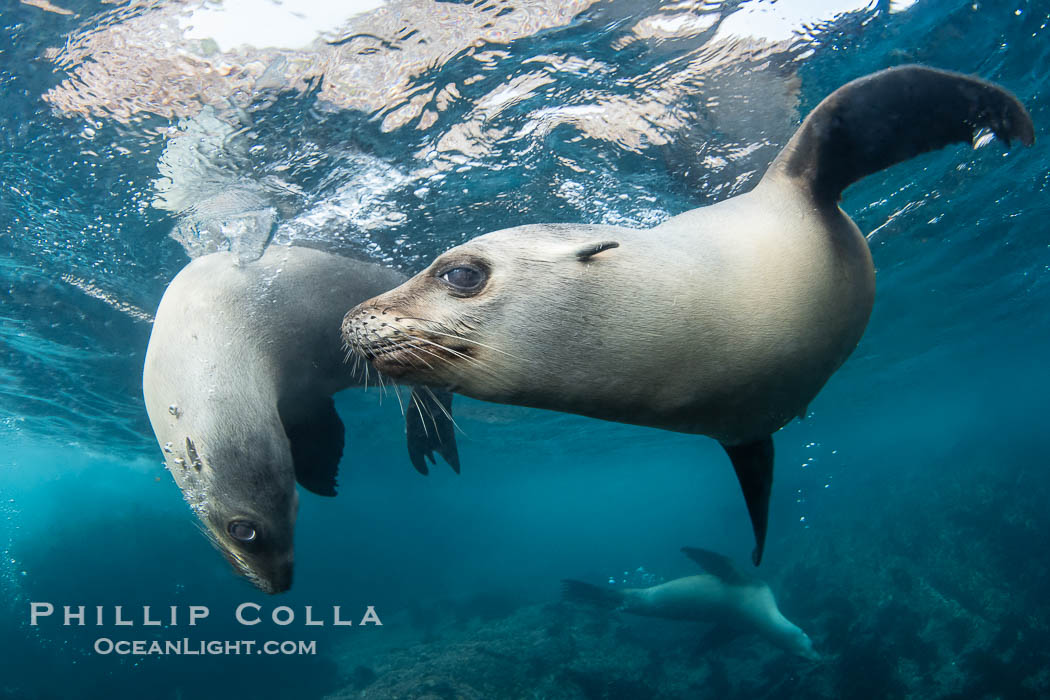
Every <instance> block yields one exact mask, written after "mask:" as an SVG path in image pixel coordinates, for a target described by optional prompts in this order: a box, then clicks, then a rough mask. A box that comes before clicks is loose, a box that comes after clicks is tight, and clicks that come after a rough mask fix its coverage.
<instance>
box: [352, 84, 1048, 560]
mask: <svg viewBox="0 0 1050 700" xmlns="http://www.w3.org/2000/svg"><path fill="white" fill-rule="evenodd" d="M981 128H986V129H990V130H991V131H993V132H994V133H995V134H996V136H998V137H999V138H1001V139H1003V140H1005V141H1007V142H1009V141H1010V140H1011V139H1019V140H1020V141H1022V142H1023V143H1025V144H1031V143H1032V141H1033V139H1034V132H1033V127H1032V122H1031V119H1030V117H1029V116H1028V113H1027V112H1026V111H1025V109H1024V107H1023V105H1021V103H1020V102H1018V101H1017V99H1016V98H1015V97H1013V96H1012V95H1010V94H1009V93H1007V92H1006V91H1005V90H1003V89H1002V88H999V87H997V86H995V85H992V84H991V83H987V82H984V81H982V80H979V79H977V78H972V77H969V76H963V75H959V74H956V73H949V72H945V71H939V70H934V69H930V68H924V67H920V66H904V67H900V68H894V69H888V70H885V71H880V72H879V73H875V74H873V75H870V76H867V77H864V78H860V79H858V80H855V81H853V82H851V83H849V84H847V85H845V86H843V87H841V88H839V89H838V90H836V91H835V92H833V93H832V94H831V95H829V96H828V97H827V98H825V99H824V100H823V101H822V102H821V103H820V105H818V106H817V107H816V108H815V109H814V110H813V112H811V113H810V114H809V116H807V117H806V119H805V121H804V122H803V123H802V125H801V126H800V127H799V129H798V131H796V133H795V135H794V136H793V137H792V138H791V140H790V141H789V142H788V144H787V145H786V146H785V148H784V149H783V151H781V153H780V155H779V156H778V157H777V158H776V159H775V160H774V162H773V163H772V164H771V165H770V167H769V169H768V170H767V172H766V174H765V176H764V177H763V178H762V180H761V181H760V182H759V184H758V185H757V186H756V187H755V188H754V189H753V190H751V191H750V192H747V193H745V194H742V195H739V196H736V197H733V198H731V199H728V200H726V201H723V202H720V203H718V204H715V205H712V206H708V207H702V208H699V209H694V210H692V211H689V212H686V213H684V214H681V215H679V216H676V217H674V218H672V219H670V220H668V221H666V222H665V223H663V224H661V225H659V226H657V227H655V228H652V229H649V230H631V229H623V228H616V227H607V226H587V225H532V226H521V227H517V228H513V229H506V230H502V231H496V232H493V233H488V234H485V235H482V236H479V237H477V238H475V239H473V240H471V241H469V242H467V243H465V244H463V245H461V246H457V247H456V248H452V249H451V250H448V251H446V252H445V253H443V254H442V255H440V256H439V257H438V258H437V259H436V260H435V261H434V262H433V263H432V264H431V265H430V266H429V267H428V268H427V269H426V270H424V271H423V272H421V273H420V274H418V275H417V276H416V277H414V278H412V279H411V280H409V281H408V282H406V283H405V284H404V285H402V286H401V287H399V288H397V289H394V290H391V291H389V292H387V293H385V294H382V295H380V296H378V297H376V298H374V299H371V300H369V301H367V302H364V303H362V304H360V305H358V306H357V307H356V308H354V309H351V310H350V312H349V313H348V314H347V316H346V318H345V319H344V321H343V336H344V338H345V339H346V341H347V343H348V344H349V345H350V346H351V347H353V348H354V349H355V351H356V352H357V353H358V354H359V355H360V356H362V357H365V358H367V359H369V360H370V361H371V362H372V365H373V366H374V367H376V368H377V369H378V370H380V371H381V372H384V373H386V374H389V375H391V376H395V377H401V378H404V379H409V380H411V381H418V382H421V383H427V384H431V385H434V386H441V387H444V388H448V389H450V390H452V391H457V392H460V393H463V394H466V395H468V396H472V397H474V398H479V399H485V400H490V401H498V402H503V403H511V404H519V405H525V406H534V407H539V408H548V409H555V410H560V411H567V412H571V413H578V414H581V415H586V416H591V417H595V418H603V419H606V420H613V421H621V422H625V423H632V424H637V425H645V426H652V427H657V428H664V429H668V430H676V431H681V432H687V433H697V434H703V435H709V436H711V437H713V438H715V439H717V440H718V441H719V442H721V444H722V446H723V447H724V448H725V450H726V452H727V453H728V455H729V457H730V459H731V461H732V463H733V467H734V470H735V471H736V474H737V477H738V479H739V481H740V484H741V488H742V490H743V492H744V497H745V501H746V503H747V507H748V512H749V515H750V517H751V521H752V526H753V529H754V533H755V539H756V547H755V551H754V552H753V560H754V562H755V564H756V565H757V564H758V563H759V561H760V560H761V556H762V549H763V546H764V541H765V533H766V528H767V518H768V505H769V494H770V489H771V484H772V470H773V443H772V438H771V435H772V433H774V432H775V431H777V430H779V429H780V428H781V427H783V426H784V425H785V424H786V423H787V422H788V421H789V420H791V419H792V418H793V417H795V416H802V415H804V413H805V411H806V407H807V405H808V404H809V403H810V401H811V400H812V399H813V398H814V397H815V396H816V395H817V393H818V392H819V391H820V389H821V387H823V386H824V384H825V382H827V380H828V378H829V377H830V376H831V375H832V373H834V371H835V370H836V369H837V368H838V367H839V366H841V364H842V363H843V362H844V361H845V360H846V358H847V357H848V356H849V354H850V353H851V352H852V350H853V349H854V348H855V347H856V345H857V343H858V341H859V340H860V338H861V335H862V334H863V332H864V328H865V326H866V324H867V321H868V317H869V315H870V313H871V309H872V304H873V300H874V294H875V271H874V266H873V264H872V258H871V253H870V251H869V249H868V246H867V242H866V241H865V239H864V237H863V235H862V234H861V232H860V231H859V229H858V228H857V226H856V225H855V224H854V223H853V221H852V220H851V219H850V218H849V217H848V216H847V215H846V214H845V213H844V212H843V211H842V210H841V209H840V208H839V206H838V201H839V199H840V196H841V193H842V190H843V189H844V188H845V187H847V186H848V185H849V184H851V183H852V182H855V181H856V180H859V179H860V178H862V177H864V176H865V175H868V174H870V173H873V172H876V171H878V170H881V169H883V168H885V167H888V166H890V165H892V164H894V163H897V162H900V161H903V160H905V159H907V158H910V157H913V156H915V155H917V154H919V153H922V152H925V151H930V150H933V149H935V148H940V147H942V146H944V145H947V144H949V143H954V142H959V141H964V142H969V141H970V139H971V138H972V136H973V134H974V132H975V131H976V130H977V129H981Z"/></svg>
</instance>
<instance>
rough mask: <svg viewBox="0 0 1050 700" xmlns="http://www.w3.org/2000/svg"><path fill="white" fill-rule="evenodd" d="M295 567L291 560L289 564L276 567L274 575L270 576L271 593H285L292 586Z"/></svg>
mask: <svg viewBox="0 0 1050 700" xmlns="http://www.w3.org/2000/svg"><path fill="white" fill-rule="evenodd" d="M293 569H294V567H293V565H292V563H291V562H289V563H287V564H279V565H278V566H277V568H276V569H274V572H273V575H272V576H270V580H269V584H270V590H269V591H268V592H269V593H284V592H285V591H287V590H289V589H290V588H291V587H292V571H293Z"/></svg>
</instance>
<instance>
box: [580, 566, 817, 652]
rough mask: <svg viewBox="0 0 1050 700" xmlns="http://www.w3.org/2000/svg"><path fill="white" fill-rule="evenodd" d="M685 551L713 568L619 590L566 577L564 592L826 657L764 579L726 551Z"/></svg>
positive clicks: (611, 606)
mask: <svg viewBox="0 0 1050 700" xmlns="http://www.w3.org/2000/svg"><path fill="white" fill-rule="evenodd" d="M682 552H684V553H685V555H686V556H687V557H689V558H690V559H692V560H693V561H695V562H696V563H697V564H699V565H700V566H701V567H703V569H704V570H705V571H707V573H706V574H700V575H698V576H686V577H684V578H676V579H674V580H672V581H667V582H666V583H661V584H659V585H656V586H650V587H649V588H620V589H616V588H608V587H600V586H594V585H591V584H589V583H584V582H583V581H574V580H572V579H565V580H564V581H562V597H563V598H564V599H565V600H569V601H574V602H579V603H586V604H589V605H597V606H600V607H604V608H609V609H616V610H621V611H623V612H627V613H632V614H634V615H646V616H648V617H663V618H667V619H670V620H693V621H697V622H713V623H715V625H716V629H717V630H718V631H719V632H722V633H725V634H727V635H735V634H745V633H749V632H754V633H757V634H760V635H761V636H763V637H765V638H766V639H768V640H769V641H770V642H772V643H773V644H775V645H776V646H778V647H780V648H781V649H783V650H784V651H787V652H790V653H792V654H795V655H796V656H801V657H802V658H804V659H809V660H810V661H817V660H819V659H820V655H819V654H818V653H817V652H816V651H814V650H813V642H812V641H810V639H809V636H808V635H807V634H806V633H805V632H803V631H802V629H801V628H799V627H798V626H797V625H795V624H794V623H793V622H791V620H788V619H787V618H786V617H784V615H783V614H782V613H781V612H780V609H779V608H778V607H777V601H776V599H775V598H774V597H773V592H772V591H771V590H770V589H769V586H768V585H766V583H765V582H764V581H760V580H759V579H757V578H755V577H754V576H751V575H749V574H746V573H743V572H741V571H740V570H739V569H737V568H736V566H734V565H733V562H732V561H730V560H729V559H728V558H726V557H724V556H722V555H721V554H716V553H715V552H711V551H708V550H706V549H697V548H694V547H683V548H682Z"/></svg>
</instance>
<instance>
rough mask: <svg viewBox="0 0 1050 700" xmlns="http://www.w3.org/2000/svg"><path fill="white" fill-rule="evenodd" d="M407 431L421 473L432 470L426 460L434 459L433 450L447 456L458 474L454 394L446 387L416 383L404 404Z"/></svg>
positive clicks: (409, 449)
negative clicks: (437, 387) (439, 387)
mask: <svg viewBox="0 0 1050 700" xmlns="http://www.w3.org/2000/svg"><path fill="white" fill-rule="evenodd" d="M405 431H406V434H407V437H408V458H409V459H410V460H412V466H414V467H415V468H416V471H418V472H419V473H420V474H427V473H429V471H430V470H429V469H427V460H430V463H431V464H434V463H435V460H434V453H435V452H436V453H438V454H439V455H441V456H442V457H444V458H445V461H446V462H448V464H449V466H450V467H452V469H453V471H455V472H456V473H457V474H459V448H458V447H457V446H456V425H455V423H454V422H453V421H452V394H450V393H448V392H447V391H439V390H437V389H429V388H426V387H416V388H414V389H412V396H411V398H410V399H409V400H408V405H407V406H405Z"/></svg>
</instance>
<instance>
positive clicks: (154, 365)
mask: <svg viewBox="0 0 1050 700" xmlns="http://www.w3.org/2000/svg"><path fill="white" fill-rule="evenodd" d="M403 280H404V277H403V276H402V275H400V274H399V273H397V272H395V271H393V270H389V269H387V268H384V267H381V266H379V265H375V264H372V263H366V262H359V261H356V260H351V259H348V258H344V257H341V256H338V255H333V254H330V253H324V252H321V251H318V250H312V249H309V248H297V247H284V246H271V247H270V248H269V249H268V250H266V252H265V253H264V254H263V255H262V257H261V258H260V259H258V260H256V261H254V262H249V263H244V264H240V263H238V261H237V258H236V256H235V255H234V254H232V253H225V252H224V253H214V254H212V255H206V256H203V257H201V258H197V259H196V260H194V261H192V262H191V263H190V264H189V265H187V266H186V267H185V268H184V269H183V270H182V271H181V272H180V273H179V274H178V275H177V276H176V277H175V279H174V280H172V282H171V284H170V285H168V288H167V290H166V291H165V293H164V296H163V298H162V299H161V302H160V307H159V308H158V309H157V318H156V321H155V322H154V324H153V332H152V335H151V336H150V341H149V347H148V349H147V351H146V362H145V367H144V369H143V374H142V390H143V395H144V397H145V401H146V410H147V412H148V413H149V419H150V423H151V424H152V425H153V432H154V433H155V434H156V436H157V442H158V443H159V444H160V446H161V449H162V450H163V451H164V460H165V463H166V465H167V468H168V470H169V471H170V472H171V475H172V476H173V477H174V478H175V482H176V483H177V484H178V486H179V488H180V489H182V492H183V495H184V496H185V498H186V500H187V501H188V502H189V504H190V506H191V507H192V508H193V510H194V512H196V514H197V515H198V516H199V517H200V519H201V521H202V522H203V524H204V526H205V528H204V531H205V532H206V534H208V536H209V537H210V538H211V539H212V541H213V542H214V543H215V545H216V546H217V547H218V549H219V550H220V551H221V552H222V553H223V554H224V555H225V556H226V558H227V559H228V560H229V561H230V562H231V563H232V564H233V566H234V568H235V569H236V570H237V571H238V572H239V573H241V574H243V575H244V576H246V577H247V578H248V579H249V580H251V581H252V582H253V583H254V584H255V585H256V586H258V587H259V588H260V589H262V590H264V591H266V592H267V593H279V592H281V591H285V590H287V589H288V588H289V587H290V586H291V582H292V563H293V541H292V535H293V530H294V527H295V518H296V513H297V510H298V504H299V498H298V494H297V492H296V489H295V483H296V481H298V482H299V484H300V485H301V486H303V487H304V488H306V489H308V490H310V491H313V492H314V493H317V494H320V495H323V496H334V495H335V493H336V471H337V468H338V465H339V460H340V458H341V457H342V453H343V436H344V431H343V423H342V421H341V420H340V419H339V416H338V414H337V413H336V410H335V402H334V401H333V400H332V394H334V393H336V392H337V391H340V390H342V389H344V388H346V387H349V386H355V385H361V384H362V383H363V382H364V381H365V377H364V375H363V374H360V373H358V374H356V375H355V372H354V371H353V368H352V367H351V366H350V365H347V364H346V363H345V362H344V359H345V355H344V352H343V347H342V341H341V340H340V337H339V321H340V319H341V318H342V315H343V311H344V310H345V304H344V300H345V299H346V297H347V296H354V297H357V298H358V299H364V298H366V297H368V296H371V295H373V294H377V293H378V292H381V291H383V290H386V289H390V288H391V287H394V286H395V285H397V284H400V283H401V282H402V281H403ZM410 401H411V403H410V405H409V406H408V407H407V410H406V412H405V413H406V419H407V433H408V446H409V453H410V457H411V460H412V462H413V464H415V465H416V466H417V468H418V469H420V470H421V471H422V472H424V473H425V472H426V466H425V459H430V460H431V461H433V460H434V457H433V452H437V453H439V454H441V455H442V456H443V457H444V458H445V459H446V461H448V463H449V464H451V465H452V467H453V468H454V469H456V471H457V472H458V471H459V458H458V456H457V451H456V443H455V439H454V435H453V432H452V427H451V426H452V424H451V415H450V414H449V410H450V408H451V403H450V397H449V396H448V395H447V394H446V395H435V394H433V393H431V392H430V391H429V390H424V391H416V392H413V397H412V399H411V400H410ZM424 419H425V420H424Z"/></svg>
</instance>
